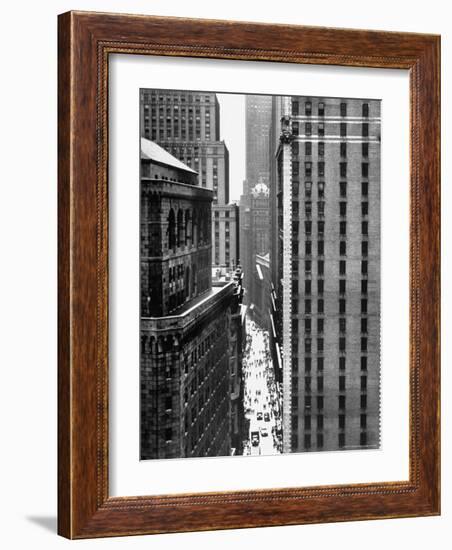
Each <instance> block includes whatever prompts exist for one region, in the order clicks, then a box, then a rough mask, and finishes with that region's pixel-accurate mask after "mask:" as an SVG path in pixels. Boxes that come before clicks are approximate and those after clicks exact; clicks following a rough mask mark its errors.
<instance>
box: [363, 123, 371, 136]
mask: <svg viewBox="0 0 452 550" xmlns="http://www.w3.org/2000/svg"><path fill="white" fill-rule="evenodd" d="M362 136H363V137H369V123H368V122H363V125H362Z"/></svg>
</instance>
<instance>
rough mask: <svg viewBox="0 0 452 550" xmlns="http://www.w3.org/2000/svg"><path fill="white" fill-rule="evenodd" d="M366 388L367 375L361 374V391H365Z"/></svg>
mask: <svg viewBox="0 0 452 550" xmlns="http://www.w3.org/2000/svg"><path fill="white" fill-rule="evenodd" d="M366 390H367V376H366V375H365V374H363V375H362V376H361V391H366Z"/></svg>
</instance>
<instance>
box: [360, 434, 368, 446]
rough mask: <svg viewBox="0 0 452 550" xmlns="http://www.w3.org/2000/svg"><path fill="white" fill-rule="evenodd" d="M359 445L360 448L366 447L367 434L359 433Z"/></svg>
mask: <svg viewBox="0 0 452 550" xmlns="http://www.w3.org/2000/svg"><path fill="white" fill-rule="evenodd" d="M359 444H360V445H361V446H364V445H367V432H361V433H360V434H359Z"/></svg>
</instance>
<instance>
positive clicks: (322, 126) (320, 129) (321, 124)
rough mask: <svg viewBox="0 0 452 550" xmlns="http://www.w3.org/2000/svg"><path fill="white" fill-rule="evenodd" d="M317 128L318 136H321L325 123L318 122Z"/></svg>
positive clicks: (323, 133) (323, 132)
mask: <svg viewBox="0 0 452 550" xmlns="http://www.w3.org/2000/svg"><path fill="white" fill-rule="evenodd" d="M318 129H319V137H323V136H324V135H325V124H323V123H322V122H320V123H319V127H318Z"/></svg>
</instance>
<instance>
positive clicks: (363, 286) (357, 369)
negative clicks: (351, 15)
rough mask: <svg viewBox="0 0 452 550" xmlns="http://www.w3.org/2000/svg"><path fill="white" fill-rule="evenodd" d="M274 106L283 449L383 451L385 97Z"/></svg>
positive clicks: (300, 100) (284, 100) (291, 100)
mask: <svg viewBox="0 0 452 550" xmlns="http://www.w3.org/2000/svg"><path fill="white" fill-rule="evenodd" d="M273 108H274V117H273V129H272V142H273V145H274V147H275V149H276V156H275V157H273V165H272V169H271V174H272V181H271V183H270V187H271V190H272V193H271V201H270V202H271V208H272V210H273V212H272V233H273V236H274V237H275V238H274V240H273V241H272V254H271V259H272V262H273V265H272V266H271V271H272V285H273V286H272V290H273V292H272V299H275V303H276V305H277V307H276V308H275V312H274V313H276V314H275V315H274V326H275V333H276V337H275V339H274V341H273V343H274V349H275V353H274V355H275V356H276V355H277V354H278V352H281V350H282V357H283V438H284V452H290V451H309V450H335V449H355V448H376V447H378V446H379V437H380V436H379V396H380V393H379V387H380V386H379V384H380V102H379V101H377V100H361V99H331V98H310V97H278V98H274V100H273ZM278 136H279V143H278V141H277V139H278ZM281 306H282V307H281ZM278 311H279V312H280V313H279V315H278Z"/></svg>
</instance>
